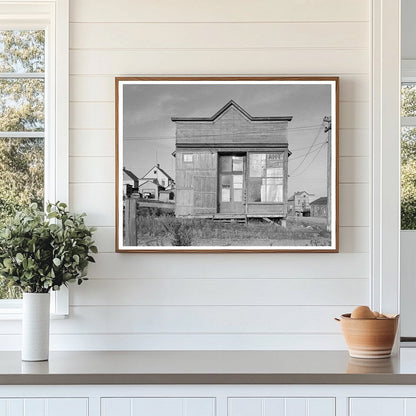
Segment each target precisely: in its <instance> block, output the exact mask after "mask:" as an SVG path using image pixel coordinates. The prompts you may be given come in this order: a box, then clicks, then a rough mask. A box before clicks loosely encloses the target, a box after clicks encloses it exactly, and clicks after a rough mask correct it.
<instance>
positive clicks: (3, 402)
mask: <svg viewBox="0 0 416 416" xmlns="http://www.w3.org/2000/svg"><path fill="white" fill-rule="evenodd" d="M75 415H76V416H88V399H87V398H36V399H23V398H13V399H12V398H10V399H0V416H75Z"/></svg>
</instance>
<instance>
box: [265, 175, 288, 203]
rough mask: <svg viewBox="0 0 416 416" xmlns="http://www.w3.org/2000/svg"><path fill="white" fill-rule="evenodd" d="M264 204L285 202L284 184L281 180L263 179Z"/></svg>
mask: <svg viewBox="0 0 416 416" xmlns="http://www.w3.org/2000/svg"><path fill="white" fill-rule="evenodd" d="M261 200H262V202H283V183H282V181H281V180H280V179H277V178H272V179H263V182H262V185H261Z"/></svg>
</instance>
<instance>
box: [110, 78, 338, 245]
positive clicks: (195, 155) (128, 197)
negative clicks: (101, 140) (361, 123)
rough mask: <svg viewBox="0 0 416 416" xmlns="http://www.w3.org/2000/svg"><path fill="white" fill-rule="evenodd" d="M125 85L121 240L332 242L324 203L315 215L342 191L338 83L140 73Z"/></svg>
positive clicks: (332, 220) (163, 242)
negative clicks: (200, 78) (314, 208)
mask: <svg viewBox="0 0 416 416" xmlns="http://www.w3.org/2000/svg"><path fill="white" fill-rule="evenodd" d="M122 82H124V81H122ZM119 91H121V92H122V97H121V98H120V100H122V101H123V114H122V117H119V119H120V123H121V124H120V126H119V132H121V133H122V135H121V136H122V137H123V140H122V141H120V142H119V148H120V151H119V154H121V155H122V160H119V166H125V167H126V169H124V171H123V178H122V179H123V189H129V193H127V192H126V191H124V193H123V195H124V196H123V199H121V195H119V196H118V198H119V199H118V201H119V210H118V212H122V213H123V218H120V219H119V223H118V224H119V229H122V230H123V232H122V234H121V233H120V232H119V234H118V236H119V237H118V238H119V241H122V244H121V245H124V246H126V247H130V248H132V247H139V248H140V247H143V249H144V251H146V247H156V248H158V247H160V248H163V247H167V248H169V247H171V248H174V247H184V248H185V247H191V248H192V247H195V248H197V249H199V248H201V249H210V248H212V247H215V248H218V249H221V248H224V249H226V248H228V247H232V248H234V247H237V248H238V247H242V248H243V249H245V248H246V247H247V249H248V248H250V249H253V250H254V249H256V247H265V248H266V249H267V250H269V249H270V250H272V249H273V248H276V251H277V250H279V249H285V248H287V247H289V248H293V249H295V248H297V247H301V248H303V249H307V248H309V247H328V248H332V249H333V248H334V247H335V242H336V238H335V233H334V232H333V231H332V230H331V228H330V225H331V223H334V224H335V218H334V217H333V216H331V214H330V211H329V210H328V206H327V210H326V214H325V215H322V213H321V214H320V215H315V216H313V217H312V213H311V210H312V205H311V202H312V201H313V200H315V199H319V198H321V197H325V198H326V200H327V201H328V200H330V201H335V200H331V195H330V194H329V191H330V190H331V189H332V191H333V192H334V195H336V194H335V185H336V184H335V182H331V178H334V179H335V177H336V175H335V169H332V168H331V166H336V140H335V139H336V134H335V132H334V131H333V129H332V125H331V117H333V116H335V115H336V113H335V108H336V106H335V100H334V97H335V95H334V92H335V81H331V80H328V81H322V80H319V81H316V80H307V81H305V82H302V81H299V80H295V81H292V80H289V81H286V80H282V81H280V80H276V81H274V82H271V83H270V82H268V81H253V82H252V81H238V82H229V81H225V82H224V81H218V82H215V81H213V82H210V81H209V82H204V81H203V82H199V81H193V80H190V82H189V83H188V82H187V81H175V80H172V79H169V80H167V81H166V80H164V79H162V80H161V81H160V82H158V81H157V80H149V81H147V80H143V79H140V80H137V81H135V80H128V81H125V84H123V87H122V88H120V89H119ZM334 119H335V118H334ZM331 149H333V150H331ZM129 173H130V174H129ZM119 178H120V177H119ZM120 181H121V178H120ZM132 187H133V188H132ZM136 187H137V189H136ZM328 195H329V198H328ZM331 203H332V202H331ZM328 205H329V204H328ZM334 212H336V211H334ZM335 230H336V227H335ZM138 251H140V249H139V250H138Z"/></svg>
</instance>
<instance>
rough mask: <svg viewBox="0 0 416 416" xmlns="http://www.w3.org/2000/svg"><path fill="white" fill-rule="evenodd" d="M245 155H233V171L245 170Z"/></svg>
mask: <svg viewBox="0 0 416 416" xmlns="http://www.w3.org/2000/svg"><path fill="white" fill-rule="evenodd" d="M243 161H244V158H243V157H239V156H233V172H242V171H243Z"/></svg>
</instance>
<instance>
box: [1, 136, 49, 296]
mask: <svg viewBox="0 0 416 416" xmlns="http://www.w3.org/2000/svg"><path fill="white" fill-rule="evenodd" d="M43 143H44V141H43V139H39V138H34V139H26V138H24V139H20V138H19V139H18V138H0V222H2V221H4V220H5V219H6V218H8V217H10V216H11V215H13V213H14V211H15V210H19V209H21V208H22V207H23V206H26V205H29V204H30V203H32V202H36V203H37V204H38V205H39V207H42V206H43V189H44V186H43V184H44V178H43V172H44V149H43V147H44V146H43ZM18 298H21V291H20V290H19V289H16V288H8V287H7V285H6V284H5V282H4V281H3V279H0V299H18Z"/></svg>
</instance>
